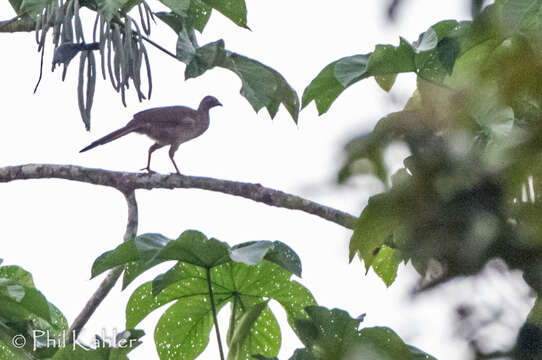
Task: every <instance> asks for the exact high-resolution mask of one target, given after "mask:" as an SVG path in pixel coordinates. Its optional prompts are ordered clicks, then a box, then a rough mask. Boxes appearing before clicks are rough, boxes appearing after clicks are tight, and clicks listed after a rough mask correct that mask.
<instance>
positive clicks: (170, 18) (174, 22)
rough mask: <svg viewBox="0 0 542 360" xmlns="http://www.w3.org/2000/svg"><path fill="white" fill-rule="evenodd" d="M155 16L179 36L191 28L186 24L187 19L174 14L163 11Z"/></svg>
mask: <svg viewBox="0 0 542 360" xmlns="http://www.w3.org/2000/svg"><path fill="white" fill-rule="evenodd" d="M154 15H156V16H157V17H158V18H159V19H160V20H162V21H163V22H164V23H166V24H167V25H168V26H169V27H170V28H172V29H173V31H175V33H177V34H178V33H180V32H181V31H183V29H186V28H190V27H189V26H188V25H187V24H186V18H184V17H183V16H181V15H178V14H176V13H174V12H169V13H167V12H163V11H162V12H157V13H155V14H154Z"/></svg>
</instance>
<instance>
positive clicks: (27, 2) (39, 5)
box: [12, 0, 50, 19]
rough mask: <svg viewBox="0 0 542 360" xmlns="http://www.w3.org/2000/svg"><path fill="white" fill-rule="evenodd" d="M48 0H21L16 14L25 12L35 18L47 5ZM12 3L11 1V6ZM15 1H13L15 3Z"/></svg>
mask: <svg viewBox="0 0 542 360" xmlns="http://www.w3.org/2000/svg"><path fill="white" fill-rule="evenodd" d="M49 2H50V0H22V2H21V3H20V8H19V11H18V12H17V15H21V14H26V15H28V16H30V17H31V18H32V19H36V17H37V16H38V15H41V14H42V13H43V10H45V8H46V7H47V6H48V5H49ZM13 4H14V3H12V6H13ZM16 4H17V3H15V5H16Z"/></svg>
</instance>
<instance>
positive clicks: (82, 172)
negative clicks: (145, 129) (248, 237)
mask: <svg viewBox="0 0 542 360" xmlns="http://www.w3.org/2000/svg"><path fill="white" fill-rule="evenodd" d="M26 179H66V180H72V181H81V182H86V183H89V184H94V185H103V186H110V187H113V188H116V189H118V190H120V191H122V192H123V193H126V192H128V191H130V190H135V189H147V190H150V189H175V188H183V189H202V190H210V191H217V192H221V193H225V194H230V195H235V196H240V197H244V198H247V199H251V200H254V201H256V202H261V203H264V204H267V205H270V206H276V207H282V208H286V209H292V210H300V211H303V212H306V213H309V214H313V215H316V216H319V217H321V218H323V219H326V220H328V221H331V222H334V223H336V224H339V225H341V226H344V227H346V228H349V229H353V228H354V223H355V221H356V218H355V217H354V216H352V215H350V214H348V213H345V212H343V211H340V210H336V209H333V208H330V207H328V206H324V205H321V204H318V203H316V202H313V201H310V200H307V199H303V198H301V197H299V196H296V195H291V194H287V193H285V192H282V191H279V190H273V189H270V188H266V187H263V186H262V185H260V184H252V183H242V182H237V181H229V180H220V179H213V178H207V177H199V176H183V175H176V174H171V175H160V174H143V173H129V172H119V171H109V170H103V169H91V168H85V167H81V166H76V165H53V164H27V165H17V166H8V167H4V168H0V182H9V181H13V180H26Z"/></svg>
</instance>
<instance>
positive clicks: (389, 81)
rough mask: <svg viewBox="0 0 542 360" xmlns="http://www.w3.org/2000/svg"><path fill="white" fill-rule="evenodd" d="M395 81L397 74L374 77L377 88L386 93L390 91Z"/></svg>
mask: <svg viewBox="0 0 542 360" xmlns="http://www.w3.org/2000/svg"><path fill="white" fill-rule="evenodd" d="M395 79H397V74H388V75H376V76H375V80H376V83H377V84H378V86H380V88H381V89H382V90H384V91H386V92H388V91H390V90H391V88H392V87H393V84H395Z"/></svg>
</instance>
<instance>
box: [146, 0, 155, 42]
mask: <svg viewBox="0 0 542 360" xmlns="http://www.w3.org/2000/svg"><path fill="white" fill-rule="evenodd" d="M143 7H144V9H145V15H146V17H147V24H148V27H149V32H148V33H146V34H147V35H150V34H151V20H152V22H154V23H155V24H156V19H155V18H154V13H153V12H152V10H151V7H150V6H149V4H147V2H146V1H143Z"/></svg>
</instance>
